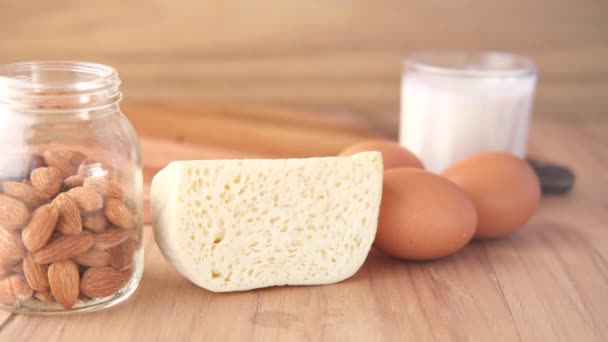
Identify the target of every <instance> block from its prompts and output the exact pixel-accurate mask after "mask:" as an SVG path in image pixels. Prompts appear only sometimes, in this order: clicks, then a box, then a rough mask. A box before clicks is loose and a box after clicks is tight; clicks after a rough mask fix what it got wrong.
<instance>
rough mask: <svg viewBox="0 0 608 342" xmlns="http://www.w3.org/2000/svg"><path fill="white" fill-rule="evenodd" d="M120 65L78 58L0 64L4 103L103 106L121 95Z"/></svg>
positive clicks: (34, 106)
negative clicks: (118, 70) (80, 60)
mask: <svg viewBox="0 0 608 342" xmlns="http://www.w3.org/2000/svg"><path fill="white" fill-rule="evenodd" d="M119 85H120V79H119V77H118V72H117V71H116V69H114V68H112V67H110V66H107V65H103V64H97V63H90V62H77V61H31V62H18V63H12V64H4V65H0V104H2V103H4V104H8V105H10V106H15V107H20V108H26V109H33V110H47V111H48V110H66V109H82V108H91V107H96V108H97V107H100V106H105V105H108V104H112V103H115V102H117V101H119V100H120V99H121V93H120V91H119V89H118V87H119Z"/></svg>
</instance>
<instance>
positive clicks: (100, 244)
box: [93, 228, 135, 249]
mask: <svg viewBox="0 0 608 342" xmlns="http://www.w3.org/2000/svg"><path fill="white" fill-rule="evenodd" d="M134 236H135V234H134V231H133V230H126V229H120V228H108V229H106V231H105V232H103V233H98V234H95V244H94V245H93V248H95V249H110V248H112V247H116V246H118V245H120V244H121V243H123V242H125V241H127V240H128V239H129V238H131V237H134Z"/></svg>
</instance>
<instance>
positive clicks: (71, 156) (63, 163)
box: [42, 151, 86, 178]
mask: <svg viewBox="0 0 608 342" xmlns="http://www.w3.org/2000/svg"><path fill="white" fill-rule="evenodd" d="M42 157H43V158H44V162H45V163H46V165H48V166H52V167H55V168H57V169H59V170H60V171H61V174H62V175H63V178H67V177H69V176H71V175H73V174H75V173H76V171H78V166H79V165H80V163H81V162H82V161H83V160H84V159H85V158H86V156H85V155H84V154H82V153H81V152H78V151H45V152H44V153H43V154H42Z"/></svg>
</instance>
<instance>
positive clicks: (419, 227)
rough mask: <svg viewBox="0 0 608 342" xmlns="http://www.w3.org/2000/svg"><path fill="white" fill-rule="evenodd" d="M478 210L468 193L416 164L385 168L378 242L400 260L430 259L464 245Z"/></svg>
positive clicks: (380, 247)
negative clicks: (412, 166) (415, 167)
mask: <svg viewBox="0 0 608 342" xmlns="http://www.w3.org/2000/svg"><path fill="white" fill-rule="evenodd" d="M476 224H477V213H476V212H475V207H474V205H473V202H472V201H471V200H470V199H469V197H468V196H467V195H466V194H465V193H464V192H463V191H462V190H460V188H458V187H457V186H456V185H454V184H453V183H451V182H450V181H448V180H446V179H444V178H442V177H441V176H438V175H435V174H432V173H430V172H426V171H423V170H418V169H412V168H398V169H392V170H388V171H385V172H384V186H383V194H382V204H381V206H380V218H379V222H378V232H377V233H376V240H375V242H374V246H376V247H377V248H378V249H380V250H382V251H384V252H385V253H387V254H389V255H392V256H394V257H397V258H403V259H412V260H428V259H434V258H440V257H444V256H446V255H449V254H452V253H454V252H456V251H458V250H459V249H461V248H462V247H464V246H465V245H466V244H467V243H468V242H469V241H470V240H471V238H472V237H473V234H474V233H475V226H476Z"/></svg>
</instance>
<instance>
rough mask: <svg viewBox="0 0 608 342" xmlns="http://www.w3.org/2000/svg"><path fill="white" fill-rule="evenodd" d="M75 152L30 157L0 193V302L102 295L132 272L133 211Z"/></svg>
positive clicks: (65, 301) (67, 304) (62, 301)
mask: <svg viewBox="0 0 608 342" xmlns="http://www.w3.org/2000/svg"><path fill="white" fill-rule="evenodd" d="M91 165H93V166H95V167H97V168H100V165H101V164H100V163H97V162H95V161H93V160H90V159H87V157H86V155H84V154H83V153H81V152H78V151H66V150H62V151H46V152H44V153H42V155H41V156H40V155H34V157H32V166H31V169H30V170H29V172H28V173H29V174H27V175H25V176H24V177H23V178H22V179H19V180H11V181H4V182H2V185H1V192H2V193H1V194H0V304H4V305H10V306H15V307H18V306H20V305H21V304H22V303H23V302H24V301H26V300H30V299H31V300H40V301H44V302H57V303H58V304H59V305H61V306H62V307H64V308H66V309H69V308H71V307H72V306H74V304H76V302H77V300H78V299H80V300H84V301H86V300H89V299H92V298H98V297H106V296H109V295H112V294H114V293H115V292H116V291H118V290H120V289H121V288H122V287H123V286H124V285H125V283H126V282H127V281H128V280H129V279H130V277H131V276H132V274H133V266H134V265H133V259H134V253H135V251H136V249H137V248H138V246H139V237H138V234H137V233H138V232H137V229H136V228H137V220H136V212H135V211H136V209H135V206H134V203H133V202H132V201H130V200H128V199H125V194H124V192H123V189H122V188H121V187H120V186H119V185H118V184H117V183H115V182H114V181H112V179H110V178H109V176H108V174H109V173H108V172H103V173H101V175H100V173H99V172H91V169H90V168H91Z"/></svg>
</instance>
